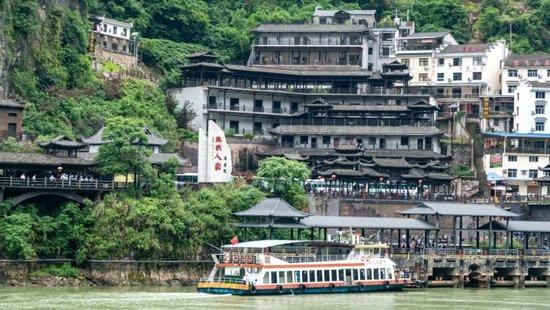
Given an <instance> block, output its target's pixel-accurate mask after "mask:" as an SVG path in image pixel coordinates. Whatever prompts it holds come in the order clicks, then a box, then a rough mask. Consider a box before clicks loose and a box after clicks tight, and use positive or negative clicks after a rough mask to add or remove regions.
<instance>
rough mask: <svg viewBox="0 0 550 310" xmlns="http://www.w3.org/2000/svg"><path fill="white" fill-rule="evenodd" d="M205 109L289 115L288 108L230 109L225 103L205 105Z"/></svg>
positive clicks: (236, 106) (247, 107) (240, 106)
mask: <svg viewBox="0 0 550 310" xmlns="http://www.w3.org/2000/svg"><path fill="white" fill-rule="evenodd" d="M203 109H205V110H206V109H209V110H222V111H237V112H247V113H253V112H257V113H271V114H288V111H289V110H288V108H286V107H284V108H266V107H250V106H245V105H229V109H228V108H227V105H226V107H225V108H224V105H223V103H216V104H208V105H206V104H205V105H203ZM291 111H296V112H291V113H297V110H291Z"/></svg>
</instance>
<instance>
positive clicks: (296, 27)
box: [252, 24, 369, 33]
mask: <svg viewBox="0 0 550 310" xmlns="http://www.w3.org/2000/svg"><path fill="white" fill-rule="evenodd" d="M252 32H273V33H280V32H287V33H305V32H309V33H319V32H358V33H361V32H364V33H367V32H369V30H368V28H367V26H365V25H351V24H345V25H340V24H326V25H320V24H263V25H260V26H258V27H256V28H254V29H253V30H252Z"/></svg>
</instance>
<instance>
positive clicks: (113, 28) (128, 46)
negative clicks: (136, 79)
mask: <svg viewBox="0 0 550 310" xmlns="http://www.w3.org/2000/svg"><path fill="white" fill-rule="evenodd" d="M133 27H134V26H133V23H127V22H122V21H118V20H114V19H110V18H106V17H104V16H94V17H93V30H92V40H93V42H92V44H91V50H92V53H93V56H94V60H96V61H98V62H101V61H104V60H108V61H111V62H114V63H116V64H118V65H121V66H123V67H125V68H128V69H131V68H134V67H136V66H137V59H138V58H137V55H138V43H137V42H136V40H135V39H136V36H137V34H136V33H133V32H132V28H133Z"/></svg>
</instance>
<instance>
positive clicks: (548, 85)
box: [529, 81, 550, 88]
mask: <svg viewBox="0 0 550 310" xmlns="http://www.w3.org/2000/svg"><path fill="white" fill-rule="evenodd" d="M529 83H530V84H531V86H533V87H539V88H550V82H537V81H533V82H529Z"/></svg>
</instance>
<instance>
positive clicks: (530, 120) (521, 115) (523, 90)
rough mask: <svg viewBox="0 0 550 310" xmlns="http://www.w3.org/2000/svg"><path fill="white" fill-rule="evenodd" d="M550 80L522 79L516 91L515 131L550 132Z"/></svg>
mask: <svg viewBox="0 0 550 310" xmlns="http://www.w3.org/2000/svg"><path fill="white" fill-rule="evenodd" d="M548 102H550V82H530V81H520V82H519V85H518V86H517V88H516V90H515V92H514V124H515V125H514V132H519V133H527V132H533V133H548V134H550V105H549V104H548Z"/></svg>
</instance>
